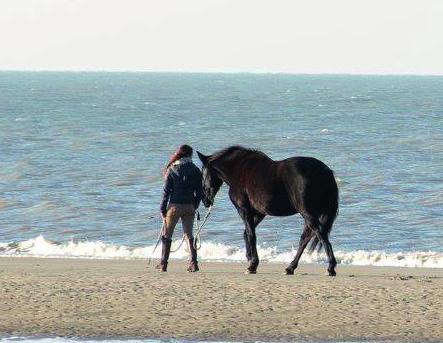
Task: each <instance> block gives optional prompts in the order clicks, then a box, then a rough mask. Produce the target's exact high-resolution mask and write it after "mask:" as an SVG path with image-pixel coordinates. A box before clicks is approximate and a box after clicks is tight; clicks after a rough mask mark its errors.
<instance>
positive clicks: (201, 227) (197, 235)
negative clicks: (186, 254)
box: [148, 205, 212, 265]
mask: <svg viewBox="0 0 443 343" xmlns="http://www.w3.org/2000/svg"><path fill="white" fill-rule="evenodd" d="M211 211H212V205H211V206H209V209H208V212H207V213H206V215H205V217H204V218H203V222H202V223H201V225H199V221H200V213H199V212H197V232H196V233H195V239H194V248H195V249H196V250H200V248H201V246H202V245H201V232H202V230H203V226H204V225H205V223H206V221H207V220H208V217H209V215H210V214H211ZM165 225H166V218H163V222H162V227H161V228H160V232H159V235H158V239H157V242H156V243H155V246H154V249H152V252H151V255H150V256H149V260H148V265H151V261H152V258H153V256H154V253H155V250H156V249H157V247H158V245H159V243H160V241H161V239H162V236H163V232H164V229H165ZM184 241H185V236H184V235H183V238H182V240H181V242H180V244H179V245H178V247H177V248H175V249H171V252H172V253H174V252H177V251H178V250H179V249H180V248H181V247H182V245H183V242H184ZM197 242H199V245H198V246H197Z"/></svg>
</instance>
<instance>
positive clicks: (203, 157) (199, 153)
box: [197, 151, 208, 166]
mask: <svg viewBox="0 0 443 343" xmlns="http://www.w3.org/2000/svg"><path fill="white" fill-rule="evenodd" d="M197 155H198V158H199V159H200V161H202V163H203V165H204V166H205V165H206V163H208V156H205V155H203V154H202V153H201V152H200V151H197Z"/></svg>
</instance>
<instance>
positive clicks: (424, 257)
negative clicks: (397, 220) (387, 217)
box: [0, 236, 443, 268]
mask: <svg viewBox="0 0 443 343" xmlns="http://www.w3.org/2000/svg"><path fill="white" fill-rule="evenodd" d="M179 244H180V241H176V242H174V244H173V247H172V248H173V249H174V247H178V246H179ZM153 250H154V245H150V246H145V247H129V246H124V245H114V244H109V243H104V242H101V241H77V242H76V241H70V242H65V243H59V242H55V241H51V240H47V239H45V238H44V237H43V236H38V237H36V238H33V239H29V240H26V241H21V242H10V243H0V257H13V256H14V257H20V256H21V257H50V258H92V259H146V258H149V257H151V255H152V257H154V258H159V257H160V250H161V249H160V248H157V249H156V250H155V252H154V254H152V252H153ZM258 253H259V256H260V258H261V260H262V261H268V262H280V263H288V262H290V261H291V260H292V258H293V256H294V254H295V251H294V250H293V251H281V250H279V249H278V248H276V247H260V246H259V247H258ZM335 256H336V259H337V262H338V263H339V264H347V265H358V266H365V265H369V266H395V267H426V268H443V253H438V252H433V251H427V252H425V251H415V252H385V251H375V250H373V251H367V250H357V251H340V250H338V251H336V252H335ZM187 257H188V252H187V247H186V244H183V245H182V246H181V247H180V249H178V251H177V252H174V253H172V254H171V258H173V259H186V258H187ZM199 257H200V259H201V260H203V261H218V262H223V261H231V262H240V261H244V260H245V251H244V248H240V247H236V246H229V245H225V244H221V243H214V242H207V241H204V242H203V244H202V246H201V249H200V250H199ZM301 262H304V263H323V262H326V256H325V255H324V253H313V254H312V255H309V254H307V253H305V254H303V256H302V259H301Z"/></svg>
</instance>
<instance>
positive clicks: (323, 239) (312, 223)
mask: <svg viewBox="0 0 443 343" xmlns="http://www.w3.org/2000/svg"><path fill="white" fill-rule="evenodd" d="M303 217H304V218H305V223H306V225H307V226H308V227H310V228H311V230H312V231H313V234H315V235H316V236H317V238H318V240H319V241H320V243H321V244H322V245H323V246H324V248H325V252H326V255H327V256H328V262H329V267H328V273H329V276H335V275H336V272H335V267H336V265H337V261H336V260H335V256H334V252H333V251H332V245H331V243H330V242H329V238H328V234H327V233H326V232H325V231H323V230H322V229H321V228H322V226H321V225H320V222H319V220H318V219H317V218H315V217H312V216H309V215H306V216H303Z"/></svg>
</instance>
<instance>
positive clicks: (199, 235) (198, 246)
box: [194, 205, 212, 250]
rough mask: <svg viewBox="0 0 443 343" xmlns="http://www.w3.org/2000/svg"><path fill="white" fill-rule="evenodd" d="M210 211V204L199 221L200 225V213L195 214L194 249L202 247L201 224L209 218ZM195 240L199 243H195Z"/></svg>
mask: <svg viewBox="0 0 443 343" xmlns="http://www.w3.org/2000/svg"><path fill="white" fill-rule="evenodd" d="M211 211H212V205H211V206H209V209H208V212H207V213H206V215H205V217H204V218H203V222H202V223H201V225H199V218H200V214H198V215H197V232H196V233H195V239H194V248H195V250H200V248H201V247H202V242H201V232H202V230H203V226H204V225H205V223H206V221H207V220H208V218H209V215H210V214H211ZM197 242H198V243H199V245H197Z"/></svg>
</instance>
